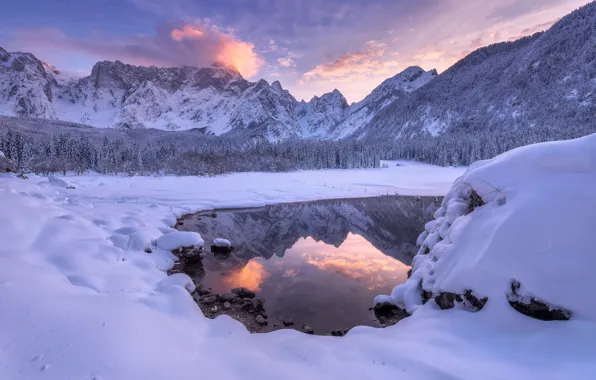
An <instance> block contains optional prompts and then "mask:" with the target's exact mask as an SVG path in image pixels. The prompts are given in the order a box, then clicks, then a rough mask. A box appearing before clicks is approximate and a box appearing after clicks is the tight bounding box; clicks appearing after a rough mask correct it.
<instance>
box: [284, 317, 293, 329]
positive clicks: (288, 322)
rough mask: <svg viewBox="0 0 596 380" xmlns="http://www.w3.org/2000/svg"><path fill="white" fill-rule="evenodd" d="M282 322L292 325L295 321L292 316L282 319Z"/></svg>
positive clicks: (285, 324) (286, 325) (287, 325)
mask: <svg viewBox="0 0 596 380" xmlns="http://www.w3.org/2000/svg"><path fill="white" fill-rule="evenodd" d="M282 323H283V324H284V326H285V327H290V326H293V325H294V321H293V320H292V319H290V318H286V319H284V320H282Z"/></svg>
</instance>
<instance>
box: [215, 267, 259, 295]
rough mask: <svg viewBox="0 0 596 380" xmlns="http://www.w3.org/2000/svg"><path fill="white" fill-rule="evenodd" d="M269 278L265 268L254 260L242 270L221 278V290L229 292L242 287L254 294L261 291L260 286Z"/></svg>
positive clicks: (225, 274) (226, 274) (223, 275)
mask: <svg viewBox="0 0 596 380" xmlns="http://www.w3.org/2000/svg"><path fill="white" fill-rule="evenodd" d="M268 276H269V274H268V273H267V270H266V269H265V266H264V265H263V264H262V263H261V262H259V261H256V260H252V261H249V262H248V264H246V266H245V267H244V268H241V269H237V270H234V271H231V272H228V273H223V274H222V276H221V288H222V289H224V290H225V291H229V290H230V289H233V288H239V287H244V288H248V289H250V290H252V291H254V292H258V291H259V290H261V284H262V283H263V281H264V280H265V279H266V278H267V277H268Z"/></svg>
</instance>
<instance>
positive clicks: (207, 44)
mask: <svg viewBox="0 0 596 380" xmlns="http://www.w3.org/2000/svg"><path fill="white" fill-rule="evenodd" d="M12 40H13V41H12V43H13V45H15V44H16V45H18V46H19V47H20V49H22V50H25V51H33V52H36V53H37V52H41V53H42V54H44V53H45V54H50V55H51V54H52V53H54V54H55V53H57V52H65V51H66V52H69V53H80V54H85V55H91V56H93V57H96V59H98V60H103V59H111V60H116V59H117V60H121V61H123V62H126V63H131V64H136V65H145V66H148V65H156V66H162V67H172V66H197V67H205V66H209V65H211V64H213V63H215V62H221V63H225V64H227V65H230V66H233V67H235V68H236V69H237V70H238V71H239V72H240V74H242V75H243V76H244V77H247V78H250V77H253V76H255V75H257V74H258V72H259V69H260V67H261V66H262V64H263V62H264V60H263V58H262V57H261V56H260V55H259V54H258V53H257V52H256V51H255V46H254V45H253V44H252V43H250V42H246V41H242V40H240V39H239V38H238V37H236V36H235V35H234V33H233V31H231V30H222V29H221V28H219V27H218V26H217V25H214V24H211V23H210V22H209V21H208V20H203V22H199V21H196V22H193V23H176V24H173V23H169V24H162V25H161V26H159V27H158V28H157V30H156V32H155V34H154V35H135V36H126V37H112V36H109V35H105V34H98V33H95V34H93V35H88V36H85V37H71V36H67V35H65V34H64V33H62V32H60V31H59V30H56V29H27V30H18V31H16V32H15V33H13V35H12Z"/></svg>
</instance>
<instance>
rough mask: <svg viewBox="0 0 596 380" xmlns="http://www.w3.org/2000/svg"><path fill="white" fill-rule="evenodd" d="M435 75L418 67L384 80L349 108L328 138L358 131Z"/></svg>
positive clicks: (435, 72) (341, 136)
mask: <svg viewBox="0 0 596 380" xmlns="http://www.w3.org/2000/svg"><path fill="white" fill-rule="evenodd" d="M437 75H438V73H437V71H436V70H430V71H424V70H423V69H422V68H420V67H418V66H410V67H408V68H407V69H405V70H404V71H403V72H401V73H399V74H397V75H396V76H394V77H393V78H389V79H387V80H385V81H384V82H383V83H381V85H380V86H379V87H377V88H375V89H374V90H373V91H372V92H371V93H370V94H369V95H368V96H367V97H366V98H364V99H363V100H362V101H360V102H358V103H355V104H353V105H352V106H351V107H350V109H349V111H348V115H347V117H346V118H345V119H344V120H343V121H342V122H341V123H339V124H337V125H336V126H335V128H334V129H333V131H332V132H331V133H330V134H329V136H330V138H332V139H340V138H344V137H346V136H349V135H350V134H353V133H355V132H357V131H359V130H360V129H362V128H363V127H364V126H366V125H367V124H368V123H369V122H370V121H371V120H372V118H373V117H374V116H375V115H376V114H377V113H379V112H380V111H381V110H383V109H385V107H387V106H388V105H390V104H391V103H393V102H394V101H396V100H398V99H402V98H406V97H407V95H408V94H410V93H412V92H414V91H415V90H417V89H419V88H420V87H422V86H424V85H425V84H427V83H428V82H430V81H431V80H433V79H434V78H435V77H436V76H437Z"/></svg>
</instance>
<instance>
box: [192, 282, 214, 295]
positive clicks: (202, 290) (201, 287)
mask: <svg viewBox="0 0 596 380" xmlns="http://www.w3.org/2000/svg"><path fill="white" fill-rule="evenodd" d="M196 291H197V293H198V294H199V295H200V296H204V295H206V294H211V292H210V291H209V290H208V289H207V288H206V287H205V285H203V284H199V285H198V286H197V290H196Z"/></svg>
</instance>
